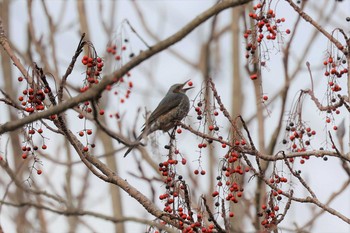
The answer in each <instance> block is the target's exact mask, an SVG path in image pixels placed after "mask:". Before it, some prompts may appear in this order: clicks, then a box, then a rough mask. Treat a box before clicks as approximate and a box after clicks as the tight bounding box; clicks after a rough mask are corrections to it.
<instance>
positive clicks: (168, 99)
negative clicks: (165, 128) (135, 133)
mask: <svg viewBox="0 0 350 233" xmlns="http://www.w3.org/2000/svg"><path fill="white" fill-rule="evenodd" d="M179 97H181V96H178V94H168V95H166V96H165V97H164V98H163V99H162V100H161V101H160V103H159V104H158V106H157V107H156V109H155V110H154V111H153V112H152V113H151V116H150V117H149V118H148V121H147V122H148V124H151V123H153V122H154V121H155V120H156V119H157V118H158V117H160V116H161V115H163V114H165V113H167V112H169V111H170V110H172V109H173V108H175V107H177V106H178V105H179V104H180V102H181V98H179Z"/></svg>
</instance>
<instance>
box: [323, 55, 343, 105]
mask: <svg viewBox="0 0 350 233" xmlns="http://www.w3.org/2000/svg"><path fill="white" fill-rule="evenodd" d="M323 65H324V67H325V72H324V76H325V77H326V78H327V80H328V88H327V92H328V94H327V97H328V103H334V102H336V95H337V92H339V91H341V90H342V88H341V86H340V84H339V83H338V79H340V78H342V77H343V75H346V74H347V73H348V72H349V71H348V69H347V67H346V59H345V58H342V57H340V56H332V55H329V56H328V57H327V59H325V60H324V61H323Z"/></svg>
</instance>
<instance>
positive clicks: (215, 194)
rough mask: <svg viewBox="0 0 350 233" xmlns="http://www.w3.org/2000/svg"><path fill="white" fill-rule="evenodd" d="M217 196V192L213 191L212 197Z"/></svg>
mask: <svg viewBox="0 0 350 233" xmlns="http://www.w3.org/2000/svg"><path fill="white" fill-rule="evenodd" d="M217 195H219V192H218V191H214V192H213V193H212V194H211V196H212V197H216V196H217Z"/></svg>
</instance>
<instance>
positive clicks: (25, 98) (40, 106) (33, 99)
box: [18, 77, 55, 175]
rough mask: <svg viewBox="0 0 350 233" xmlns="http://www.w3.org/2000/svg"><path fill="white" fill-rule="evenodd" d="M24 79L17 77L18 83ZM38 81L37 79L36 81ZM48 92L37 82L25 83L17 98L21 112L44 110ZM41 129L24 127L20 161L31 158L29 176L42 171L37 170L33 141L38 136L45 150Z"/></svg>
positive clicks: (35, 141) (35, 125) (37, 158)
mask: <svg viewBox="0 0 350 233" xmlns="http://www.w3.org/2000/svg"><path fill="white" fill-rule="evenodd" d="M23 80H24V78H23V77H19V78H18V81H19V82H23ZM38 80H39V79H38ZM49 92H50V89H49V88H47V87H45V85H44V84H43V83H42V82H40V81H38V82H35V81H32V82H31V83H29V82H27V87H26V88H25V89H24V90H23V91H22V95H20V96H19V97H18V101H19V102H20V105H21V106H22V107H23V112H26V113H28V114H33V113H36V112H40V111H43V110H45V108H46V107H45V103H44V101H45V99H46V95H47V94H48V93H49ZM54 118H55V116H51V117H50V119H52V120H53V119H54ZM43 132H44V130H43V128H42V126H41V124H40V125H39V124H37V123H31V124H27V125H25V127H24V132H23V135H24V140H23V146H22V148H21V149H22V159H27V158H28V157H32V158H33V164H32V166H31V169H30V174H31V173H32V172H33V170H36V172H37V174H38V175H40V174H42V170H41V169H39V168H38V164H39V165H42V162H41V161H40V159H39V157H38V155H37V153H36V151H37V150H39V146H38V145H37V140H35V135H39V136H40V139H41V140H40V144H41V145H40V147H41V149H42V150H46V149H47V145H46V144H45V137H44V136H43Z"/></svg>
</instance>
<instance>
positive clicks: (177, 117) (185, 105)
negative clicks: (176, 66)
mask: <svg viewBox="0 0 350 233" xmlns="http://www.w3.org/2000/svg"><path fill="white" fill-rule="evenodd" d="M188 81H189V80H187V81H186V82H184V83H180V84H174V85H172V86H171V87H170V89H169V91H168V92H167V94H166V95H165V97H164V98H163V99H162V100H161V101H160V103H159V104H158V106H157V108H156V109H155V110H154V111H153V112H152V113H151V115H150V117H149V118H148V119H147V120H146V123H145V125H144V127H143V129H142V133H141V134H140V135H139V136H138V137H137V139H136V141H137V142H139V141H141V140H142V138H144V137H146V136H148V135H149V134H151V133H153V132H154V131H157V130H163V131H164V132H167V131H169V130H170V129H171V128H174V127H175V124H176V122H178V121H181V120H182V119H183V118H184V117H185V116H187V114H188V112H189V110H190V100H189V99H188V96H187V95H186V91H188V90H189V89H191V88H193V87H187V88H184V86H185V85H186V83H187V82H188ZM137 145H138V144H136V145H133V146H131V147H130V148H129V149H128V150H127V151H126V152H125V154H124V157H125V156H127V155H128V154H129V153H130V151H131V150H132V149H134V148H135V147H136V146H137Z"/></svg>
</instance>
